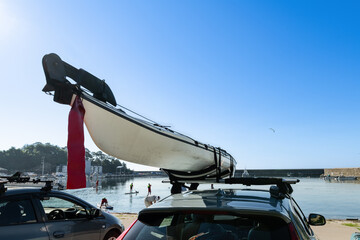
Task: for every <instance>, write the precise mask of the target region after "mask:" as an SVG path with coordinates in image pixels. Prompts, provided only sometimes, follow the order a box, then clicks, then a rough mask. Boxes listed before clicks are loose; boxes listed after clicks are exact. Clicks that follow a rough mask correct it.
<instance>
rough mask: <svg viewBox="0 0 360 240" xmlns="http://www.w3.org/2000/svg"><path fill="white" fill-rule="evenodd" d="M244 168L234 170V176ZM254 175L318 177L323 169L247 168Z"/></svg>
mask: <svg viewBox="0 0 360 240" xmlns="http://www.w3.org/2000/svg"><path fill="white" fill-rule="evenodd" d="M243 172H244V170H236V173H235V176H236V177H241V176H242V173H243ZM247 172H248V173H249V174H250V176H255V177H320V176H321V175H323V174H324V169H323V168H321V169H247Z"/></svg>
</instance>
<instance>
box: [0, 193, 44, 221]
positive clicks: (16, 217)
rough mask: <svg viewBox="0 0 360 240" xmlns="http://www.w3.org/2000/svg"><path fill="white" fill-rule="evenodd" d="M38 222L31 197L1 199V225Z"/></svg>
mask: <svg viewBox="0 0 360 240" xmlns="http://www.w3.org/2000/svg"><path fill="white" fill-rule="evenodd" d="M34 222H37V220H36V216H35V211H34V207H33V205H32V203H31V201H30V200H29V199H26V200H14V199H10V200H0V226H7V225H14V224H26V223H34Z"/></svg>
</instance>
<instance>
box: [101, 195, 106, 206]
mask: <svg viewBox="0 0 360 240" xmlns="http://www.w3.org/2000/svg"><path fill="white" fill-rule="evenodd" d="M107 205H108V201H107V199H106V198H105V197H104V198H103V199H101V204H100V207H102V206H105V207H107Z"/></svg>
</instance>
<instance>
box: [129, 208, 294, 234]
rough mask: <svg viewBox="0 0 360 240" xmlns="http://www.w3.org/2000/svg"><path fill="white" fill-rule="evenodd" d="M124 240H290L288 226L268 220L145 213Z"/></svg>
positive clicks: (216, 215)
mask: <svg viewBox="0 0 360 240" xmlns="http://www.w3.org/2000/svg"><path fill="white" fill-rule="evenodd" d="M124 239H125V240H135V239H137V240H140V239H147V240H157V239H171V240H176V239H179V240H185V239H186V240H195V239H196V240H203V239H210V240H217V239H226V240H233V239H248V240H252V239H264V240H267V239H283V240H287V239H290V234H289V231H288V226H287V224H286V223H285V222H284V221H283V220H282V219H280V218H276V217H269V216H257V215H256V216H255V215H253V216H251V215H235V214H231V213H217V212H208V211H207V212H177V213H146V214H144V213H143V214H141V215H140V216H139V221H137V222H136V223H135V224H134V226H133V227H132V228H131V229H130V231H129V232H128V233H127V234H126V236H125V238H124Z"/></svg>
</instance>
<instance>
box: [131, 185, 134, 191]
mask: <svg viewBox="0 0 360 240" xmlns="http://www.w3.org/2000/svg"><path fill="white" fill-rule="evenodd" d="M133 187H134V184H133V183H130V192H132V190H133Z"/></svg>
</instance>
